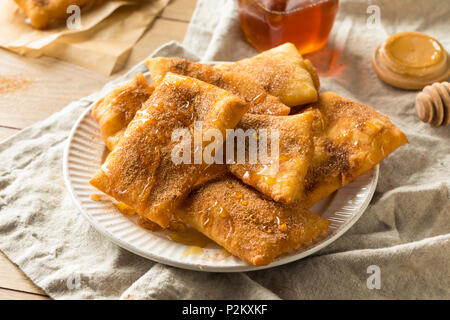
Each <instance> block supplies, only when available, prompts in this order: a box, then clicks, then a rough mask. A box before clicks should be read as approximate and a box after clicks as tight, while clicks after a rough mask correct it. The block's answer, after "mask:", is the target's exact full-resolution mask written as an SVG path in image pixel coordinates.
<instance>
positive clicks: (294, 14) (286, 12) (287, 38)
mask: <svg viewBox="0 0 450 320" xmlns="http://www.w3.org/2000/svg"><path fill="white" fill-rule="evenodd" d="M238 2H239V16H240V19H241V27H242V30H243V31H244V34H245V37H246V38H247V40H248V42H250V44H252V45H253V46H254V47H255V48H256V49H257V50H258V51H264V50H268V49H271V48H273V47H276V46H278V45H280V44H283V43H285V42H292V43H293V44H295V45H296V47H297V49H298V50H299V51H300V53H302V54H305V53H310V52H314V51H317V50H320V49H321V48H322V47H323V46H324V45H325V44H326V42H327V40H328V36H329V34H330V31H331V28H332V26H333V23H334V18H335V17H336V13H337V10H338V6H339V0H238Z"/></svg>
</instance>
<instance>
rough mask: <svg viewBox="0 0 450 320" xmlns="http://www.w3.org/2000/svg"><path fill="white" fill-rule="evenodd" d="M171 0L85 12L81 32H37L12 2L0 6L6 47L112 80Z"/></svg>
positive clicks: (111, 4)
mask: <svg viewBox="0 0 450 320" xmlns="http://www.w3.org/2000/svg"><path fill="white" fill-rule="evenodd" d="M168 2H169V0H109V1H106V2H104V3H102V4H101V5H98V6H95V7H92V8H89V9H88V10H85V11H83V10H82V11H81V16H80V17H81V20H80V21H81V27H80V28H76V29H71V28H68V27H67V26H66V24H65V23H61V25H59V26H57V27H55V28H52V29H48V30H37V29H34V28H33V27H32V26H31V25H30V24H29V23H27V22H26V16H25V15H24V14H23V12H22V11H21V10H20V8H19V7H18V6H17V5H16V4H15V3H14V1H12V0H6V1H1V2H0V21H1V22H0V46H1V47H3V48H6V49H8V50H11V51H14V52H16V53H18V54H21V55H28V56H40V55H47V56H51V57H55V58H58V59H62V60H65V61H68V62H71V63H75V64H78V65H81V66H83V67H85V68H88V69H91V70H94V71H98V72H101V73H103V74H106V75H109V74H111V73H113V72H114V71H117V70H118V69H119V68H120V67H121V66H122V65H123V64H124V62H125V60H126V58H127V57H128V54H129V53H130V50H131V48H132V46H133V45H134V43H135V42H136V41H137V40H138V39H139V37H140V36H141V35H142V34H143V33H144V31H145V29H146V28H147V27H148V26H149V25H150V23H151V22H152V21H153V20H154V18H155V17H156V15H157V14H158V13H159V12H160V11H161V10H162V9H163V8H164V7H165V6H166V5H167V3H168Z"/></svg>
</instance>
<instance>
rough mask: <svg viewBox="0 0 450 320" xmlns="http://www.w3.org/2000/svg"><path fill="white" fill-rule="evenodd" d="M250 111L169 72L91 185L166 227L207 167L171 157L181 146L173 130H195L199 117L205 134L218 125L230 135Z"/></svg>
mask: <svg viewBox="0 0 450 320" xmlns="http://www.w3.org/2000/svg"><path fill="white" fill-rule="evenodd" d="M247 109H248V104H246V103H245V102H244V101H242V100H241V99H239V98H237V97H236V96H234V95H233V94H231V93H229V92H227V91H224V90H222V89H220V88H217V87H214V86H212V85H210V84H207V83H205V82H202V81H200V80H197V79H193V78H189V77H184V76H180V75H175V74H167V75H166V76H165V77H164V79H163V80H162V81H160V83H159V85H158V86H157V87H156V88H155V91H154V92H153V94H152V95H151V97H150V98H149V99H148V100H147V101H146V102H145V104H144V106H143V107H142V109H140V110H139V111H138V112H137V113H136V116H135V117H134V119H133V120H132V121H131V122H130V124H129V125H128V127H127V129H126V131H125V134H124V136H123V138H122V139H121V140H120V141H119V143H118V145H117V146H116V147H115V148H114V150H113V151H112V152H111V153H110V154H109V155H108V157H107V159H106V161H105V163H104V164H103V166H102V168H101V169H100V170H99V171H98V172H97V173H96V175H95V176H94V177H93V178H92V179H91V181H90V183H91V184H92V185H93V186H94V187H96V188H97V189H99V190H100V191H103V192H104V193H106V194H108V195H110V196H112V197H114V198H115V199H116V200H117V201H120V202H124V203H125V204H127V205H129V206H130V207H132V208H134V209H135V210H136V212H137V213H138V214H139V215H141V216H143V217H145V218H147V219H150V220H151V221H153V222H156V223H158V224H159V225H160V226H162V227H167V226H168V225H169V222H170V220H172V217H173V216H172V213H173V209H174V208H175V207H177V206H178V204H179V202H180V200H181V199H182V198H183V197H185V196H186V195H187V194H188V193H189V191H190V190H191V189H192V187H193V185H194V183H195V182H196V181H197V180H198V179H199V177H200V176H201V175H202V173H203V171H204V170H205V168H206V164H203V163H201V164H186V163H183V162H182V163H180V164H178V165H177V164H175V163H174V162H173V161H172V150H173V148H174V147H175V145H178V144H179V142H178V141H172V139H171V137H172V133H173V132H174V130H176V129H186V128H187V129H188V130H190V131H191V132H192V129H193V128H192V127H193V124H194V121H202V129H203V130H204V131H203V132H205V131H206V130H208V129H210V128H214V129H217V130H219V131H220V132H221V133H222V134H223V136H224V137H225V130H226V129H232V128H234V127H235V126H236V124H237V123H238V122H239V120H240V119H241V117H242V116H243V114H244V113H245V112H246V111H247ZM191 135H192V133H191ZM191 150H192V152H193V151H194V147H191ZM191 155H192V153H191ZM191 159H192V157H191Z"/></svg>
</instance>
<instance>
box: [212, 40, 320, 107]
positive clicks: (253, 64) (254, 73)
mask: <svg viewBox="0 0 450 320" xmlns="http://www.w3.org/2000/svg"><path fill="white" fill-rule="evenodd" d="M216 68H218V69H220V70H224V71H234V72H237V73H241V74H247V75H249V76H250V77H252V79H253V80H255V81H256V82H257V83H258V84H259V85H261V86H262V87H263V88H264V89H265V90H266V91H267V92H268V93H269V94H271V95H273V96H275V97H278V98H279V99H280V100H281V102H283V103H284V104H285V105H287V106H289V107H293V106H297V105H302V104H306V103H311V102H315V101H317V97H318V91H319V86H320V84H319V77H318V76H317V73H316V71H315V69H314V67H313V66H312V64H311V62H310V61H309V60H304V59H303V57H302V56H301V54H300V53H299V52H298V50H297V48H296V47H295V46H294V45H293V44H292V43H285V44H283V45H280V46H278V47H275V48H273V49H271V50H267V51H264V52H262V53H260V54H258V55H257V56H254V57H252V58H248V59H243V60H239V61H237V62H235V63H233V64H231V65H218V66H216Z"/></svg>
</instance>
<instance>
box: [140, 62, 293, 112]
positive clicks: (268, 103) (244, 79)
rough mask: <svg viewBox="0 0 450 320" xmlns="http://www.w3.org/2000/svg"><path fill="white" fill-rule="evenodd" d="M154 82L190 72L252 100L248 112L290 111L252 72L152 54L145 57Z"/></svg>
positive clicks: (198, 77)
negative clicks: (220, 68) (150, 57)
mask: <svg viewBox="0 0 450 320" xmlns="http://www.w3.org/2000/svg"><path fill="white" fill-rule="evenodd" d="M146 64H147V67H148V69H149V70H150V74H151V75H152V79H153V81H154V82H155V83H158V81H159V80H160V79H161V78H162V77H164V75H165V74H166V73H167V72H172V73H176V74H180V75H185V76H189V77H192V78H196V79H199V80H202V81H204V82H207V83H210V84H212V85H215V86H217V87H219V88H222V89H225V90H227V91H230V92H231V93H233V94H235V95H236V96H238V97H239V98H241V99H243V100H245V101H246V102H248V103H250V109H249V111H248V112H250V113H254V114H270V115H287V114H289V112H290V109H289V107H287V106H286V105H284V104H283V103H282V102H281V101H280V100H279V99H278V98H276V97H274V96H271V95H269V94H267V92H266V91H265V90H264V88H263V87H262V86H260V85H259V84H258V83H256V82H255V81H254V80H253V78H252V77H251V76H249V75H245V74H239V73H236V72H226V71H221V70H218V69H215V68H213V67H211V66H207V65H203V64H200V63H196V62H191V61H188V60H184V59H180V58H153V59H149V60H147V61H146Z"/></svg>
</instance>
